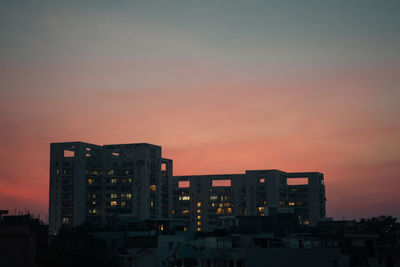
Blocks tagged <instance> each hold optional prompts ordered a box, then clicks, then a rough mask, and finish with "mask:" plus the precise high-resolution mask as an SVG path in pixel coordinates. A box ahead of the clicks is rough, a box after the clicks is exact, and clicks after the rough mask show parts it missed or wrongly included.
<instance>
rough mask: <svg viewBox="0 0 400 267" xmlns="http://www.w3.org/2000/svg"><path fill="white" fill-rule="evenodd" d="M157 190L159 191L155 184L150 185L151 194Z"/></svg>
mask: <svg viewBox="0 0 400 267" xmlns="http://www.w3.org/2000/svg"><path fill="white" fill-rule="evenodd" d="M156 190H157V186H155V185H154V184H153V185H150V191H151V192H156Z"/></svg>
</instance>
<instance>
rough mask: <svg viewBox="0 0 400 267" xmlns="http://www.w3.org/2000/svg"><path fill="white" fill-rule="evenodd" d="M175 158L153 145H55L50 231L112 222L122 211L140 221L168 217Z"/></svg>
mask: <svg viewBox="0 0 400 267" xmlns="http://www.w3.org/2000/svg"><path fill="white" fill-rule="evenodd" d="M171 182H172V160H169V159H164V158H162V157H161V147H159V146H155V145H150V144H123V145H104V146H98V145H93V144H88V143H82V142H69V143H52V144H51V145H50V198H49V230H50V232H52V233H55V232H57V231H58V230H59V229H60V227H61V226H62V225H65V226H77V225H81V224H84V223H89V224H99V225H104V224H108V223H112V221H113V219H114V218H115V216H116V215H117V214H133V215H135V216H136V217H137V218H138V219H140V220H145V219H153V218H160V217H164V218H166V217H168V216H169V214H170V211H169V207H170V206H171V205H172V204H171V203H169V202H170V197H169V191H170V190H171V185H170V183H171Z"/></svg>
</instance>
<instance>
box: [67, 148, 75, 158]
mask: <svg viewBox="0 0 400 267" xmlns="http://www.w3.org/2000/svg"><path fill="white" fill-rule="evenodd" d="M73 157H75V151H73V150H66V149H65V150H64V158H73Z"/></svg>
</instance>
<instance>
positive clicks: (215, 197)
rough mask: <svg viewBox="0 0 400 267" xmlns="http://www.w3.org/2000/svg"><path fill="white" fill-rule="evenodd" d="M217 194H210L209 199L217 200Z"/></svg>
mask: <svg viewBox="0 0 400 267" xmlns="http://www.w3.org/2000/svg"><path fill="white" fill-rule="evenodd" d="M217 199H218V196H210V200H217Z"/></svg>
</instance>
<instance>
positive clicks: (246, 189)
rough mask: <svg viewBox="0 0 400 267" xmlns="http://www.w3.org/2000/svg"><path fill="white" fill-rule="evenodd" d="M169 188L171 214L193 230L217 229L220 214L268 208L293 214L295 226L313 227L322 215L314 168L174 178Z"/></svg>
mask: <svg viewBox="0 0 400 267" xmlns="http://www.w3.org/2000/svg"><path fill="white" fill-rule="evenodd" d="M173 188H174V190H173V206H172V207H171V209H172V213H173V217H174V218H181V219H185V221H186V227H187V228H192V229H195V230H197V231H212V230H214V229H218V228H220V227H221V226H222V222H221V221H220V220H218V217H220V216H226V215H231V216H244V215H247V216H249V215H250V216H264V215H268V211H269V210H270V209H269V208H271V207H273V208H275V209H272V210H275V211H276V212H278V213H293V214H296V215H297V216H298V219H299V223H300V224H305V225H316V223H317V221H319V220H321V219H323V218H325V202H326V198H325V185H324V177H323V174H322V173H319V172H305V173H286V172H282V171H278V170H257V171H246V173H245V174H227V175H194V176H175V177H174V183H173Z"/></svg>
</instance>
